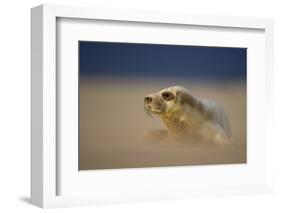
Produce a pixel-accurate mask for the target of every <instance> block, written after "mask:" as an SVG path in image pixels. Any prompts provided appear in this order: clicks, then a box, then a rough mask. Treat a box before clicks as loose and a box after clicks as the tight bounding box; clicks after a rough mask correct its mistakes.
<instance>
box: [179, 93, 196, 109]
mask: <svg viewBox="0 0 281 213" xmlns="http://www.w3.org/2000/svg"><path fill="white" fill-rule="evenodd" d="M175 100H176V102H178V103H180V105H184V104H188V105H190V106H191V107H198V105H199V101H198V100H197V99H196V98H195V97H193V96H192V95H191V94H189V93H188V92H186V91H177V92H176V98H175Z"/></svg>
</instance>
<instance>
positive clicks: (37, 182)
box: [31, 5, 273, 208]
mask: <svg viewBox="0 0 281 213" xmlns="http://www.w3.org/2000/svg"><path fill="white" fill-rule="evenodd" d="M59 18H64V19H73V18H75V19H83V20H85V19H87V20H107V21H118V22H119V23H122V22H130V23H143V24H144V25H145V24H149V23H153V24H159V25H167V26H179V25H180V26H191V25H192V26H200V27H211V28H212V27H213V28H216V27H217V28H220V29H227V30H228V31H231V30H234V29H238V30H239V29H242V30H259V31H262V32H263V35H264V37H263V39H262V41H264V42H265V44H264V49H262V50H263V51H264V58H263V59H262V60H264V67H262V68H260V70H261V72H260V75H261V76H263V75H264V76H266V78H265V79H263V78H259V79H258V78H256V77H253V75H251V76H248V78H249V77H250V79H248V80H251V79H256V80H253V81H252V80H251V81H252V85H254V84H255V83H256V82H262V84H263V85H264V87H262V86H261V87H260V88H259V89H260V92H261V93H262V94H264V95H265V96H264V97H263V98H264V103H263V104H262V105H261V108H260V109H259V110H264V109H269V110H267V111H270V108H271V107H272V100H271V98H272V95H271V91H272V87H273V85H272V82H273V81H272V78H273V21H272V20H271V19H264V18H263V19H257V18H241V17H216V16H203V15H187V14H172V13H171V14H166V13H163V14H162V13H155V12H147V11H123V10H112V9H97V8H84V7H74V6H54V5H41V6H38V7H35V8H32V10H31V26H32V29H31V41H32V46H31V54H32V55H31V56H32V63H31V65H32V66H31V68H32V70H31V73H32V79H31V80H32V88H31V90H32V91H31V93H32V104H31V107H32V113H31V114H32V115H31V116H32V117H31V130H32V134H31V139H32V141H31V201H32V203H33V204H35V205H37V206H40V207H43V208H46V207H59V206H76V205H91V204H95V203H112V202H113V203H114V202H127V201H142V200H165V199H178V198H186V197H197V196H214V195H232V194H253V193H263V192H270V188H271V185H270V170H269V169H268V168H270V166H269V165H268V161H266V158H265V150H263V149H262V148H264V147H266V146H268V144H269V143H270V136H269V132H270V125H271V122H270V120H271V119H272V114H265V111H262V113H264V122H261V123H262V124H261V125H260V126H257V128H264V129H265V131H264V132H261V131H259V133H257V136H256V137H252V138H251V139H252V140H253V139H254V140H255V138H258V137H260V138H263V139H264V142H262V146H261V147H260V148H259V149H252V152H259V155H260V156H262V158H261V159H262V164H263V165H262V166H261V167H260V168H257V169H256V170H251V171H250V170H249V176H248V179H249V178H251V179H250V180H253V181H252V183H253V184H250V180H247V181H246V180H245V182H243V180H241V181H236V182H235V180H230V181H229V182H231V184H229V183H228V182H227V183H225V184H224V185H223V184H221V185H210V186H209V187H206V185H205V186H202V187H199V185H195V187H193V188H190V187H189V186H187V185H186V186H182V185H180V186H179V187H178V186H175V185H170V186H169V187H168V188H162V189H160V190H158V191H157V190H156V189H155V193H152V192H149V191H148V189H147V190H143V191H142V192H141V193H140V192H139V191H138V189H137V186H135V187H136V188H135V189H134V184H131V185H130V188H131V191H130V192H129V191H124V192H123V193H124V194H125V195H123V196H122V197H120V195H119V193H116V192H112V193H110V189H107V190H105V191H104V192H103V193H102V191H101V190H102V189H100V191H99V193H98V195H96V196H92V195H88V194H87V193H85V194H83V190H81V192H82V193H80V194H79V195H73V194H71V193H70V194H60V193H59V192H58V191H59V190H58V189H59V187H58V185H59V184H62V183H61V181H63V179H61V178H60V177H59V174H60V172H61V170H62V168H61V167H62V166H63V165H64V164H59V163H58V160H59V159H60V156H59V154H60V152H58V146H57V143H56V141H57V138H58V133H57V116H58V114H57V107H58V104H57V103H58V98H60V96H58V95H57V88H58V87H59V85H58V84H59V83H60V82H59V81H58V79H57V72H56V70H57V52H56V51H57V45H58V43H57V27H58V26H57V22H58V19H59ZM234 36H235V35H234ZM262 54H263V53H262ZM253 99H254V98H253ZM253 101H255V99H254V100H253ZM254 123H255V121H253V122H249V124H248V125H254ZM248 127H249V126H248ZM258 134H259V135H258ZM256 140H257V139H256ZM74 160H75V159H74ZM255 167H257V165H255ZM170 169H173V168H170ZM232 169H233V168H228V169H227V170H225V168H223V167H220V168H219V169H218V170H216V169H215V168H214V167H208V168H202V170H204V172H211V171H218V172H220V170H225V171H227V172H231V170H232ZM243 169H245V168H243ZM246 169H247V168H246ZM152 170H158V169H151V168H149V169H144V170H142V171H140V173H143V174H144V173H147V172H149V173H150V172H151V171H152ZM164 170H165V172H167V171H169V169H165V168H164V169H162V170H158V171H157V173H156V172H155V173H154V174H155V175H160V176H159V177H162V176H161V173H163V171H164ZM185 170H186V169H185V167H181V168H174V169H173V172H175V174H176V175H181V174H184V172H186V171H185ZM130 171H131V170H130V169H129V170H123V171H122V175H123V174H126V173H127V174H129V173H130ZM191 171H192V170H189V172H191ZM252 171H253V172H252ZM77 172H78V171H77ZM239 172H241V171H239ZM250 173H251V174H250ZM120 174H121V173H120V172H119V174H118V171H114V172H109V175H110V176H111V177H112V178H114V176H115V175H116V177H117V176H118V175H119V176H120ZM237 174H238V173H237ZM237 174H236V175H237ZM260 174H262V175H260ZM92 175H96V174H95V173H94V174H89V176H88V177H87V178H86V179H88V181H89V178H91V176H92ZM140 175H142V174H140ZM255 175H256V176H259V177H257V179H256V181H255V180H254V179H255V178H253V177H255ZM260 176H262V177H260ZM119 178H120V177H119ZM170 178H176V176H175V175H174V176H173V175H171V176H170ZM86 179H81V180H86ZM242 179H243V178H242ZM245 179H247V178H245ZM70 180H71V181H73V180H74V178H73V179H71V178H70ZM81 180H80V181H81ZM132 183H133V182H132ZM128 184H129V183H128ZM161 184H162V186H163V187H164V184H163V183H161ZM161 184H159V186H158V188H159V187H160V188H161ZM76 185H77V184H76ZM135 185H136V184H135ZM181 186H182V187H181ZM69 187H70V186H69ZM78 187H81V186H79V185H78ZM111 187H114V186H113V185H112V186H111ZM188 187H189V188H188ZM187 189H188V190H187ZM71 190H74V188H73V189H69V191H71ZM75 190H79V188H75ZM134 190H135V193H134ZM153 190H154V189H153ZM126 193H127V194H126Z"/></svg>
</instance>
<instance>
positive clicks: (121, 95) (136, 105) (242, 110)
mask: <svg viewBox="0 0 281 213" xmlns="http://www.w3.org/2000/svg"><path fill="white" fill-rule="evenodd" d="M174 84H179V85H181V86H184V87H186V88H188V89H189V90H190V91H191V92H192V94H194V95H195V96H196V97H199V98H208V99H213V100H216V101H217V102H219V103H220V104H221V105H222V106H223V107H224V109H225V111H226V113H227V114H228V116H229V120H230V125H231V129H232V139H231V144H230V145H224V146H211V145H209V146H202V145H196V144H193V145H186V144H179V143H159V142H154V143H153V142H148V141H146V140H144V136H145V134H146V133H147V132H148V131H149V130H152V129H165V126H164V125H163V123H162V122H161V120H160V119H159V118H158V117H157V116H154V117H153V118H150V117H149V116H147V115H146V114H145V112H144V108H143V99H144V96H145V95H146V94H149V93H151V92H155V91H158V90H159V89H161V88H165V87H168V86H172V85H174ZM79 103H80V104H79V109H80V112H79V115H80V121H79V122H80V128H79V129H80V137H79V169H80V170H88V169H113V168H139V167H159V166H186V165H202V164H203V165H206V164H234V163H246V85H245V84H244V83H241V82H234V83H229V82H228V83H224V84H216V83H213V84H205V83H202V82H201V83H186V82H181V83H180V82H176V81H175V82H165V81H162V82H161V83H158V84H155V83H153V82H141V81H138V80H135V81H112V82H111V81H110V80H107V81H104V80H83V79H82V80H80V93H79Z"/></svg>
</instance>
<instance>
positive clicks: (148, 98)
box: [144, 96, 152, 104]
mask: <svg viewBox="0 0 281 213" xmlns="http://www.w3.org/2000/svg"><path fill="white" fill-rule="evenodd" d="M144 102H145V103H146V104H150V103H151V102H152V97H151V96H146V97H145V98H144Z"/></svg>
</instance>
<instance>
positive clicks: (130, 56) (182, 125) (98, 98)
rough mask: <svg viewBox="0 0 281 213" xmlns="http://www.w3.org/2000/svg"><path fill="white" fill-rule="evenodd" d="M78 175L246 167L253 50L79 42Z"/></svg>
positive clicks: (184, 45) (183, 45)
mask: <svg viewBox="0 0 281 213" xmlns="http://www.w3.org/2000/svg"><path fill="white" fill-rule="evenodd" d="M77 57H78V60H79V64H78V75H79V88H78V89H79V91H78V94H79V95H78V110H79V112H78V123H79V125H78V126H79V127H78V131H79V137H78V148H79V149H78V156H79V157H78V161H79V162H78V167H79V170H80V171H81V170H97V169H123V168H149V167H170V166H199V165H219V164H220V165H221V164H245V163H247V48H242V47H241V48H240V47H217V46H194V45H186V44H182V45H178V44H152V43H151V44H150V43H122V42H109V41H106V42H103V41H82V40H80V41H78V56H77Z"/></svg>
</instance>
